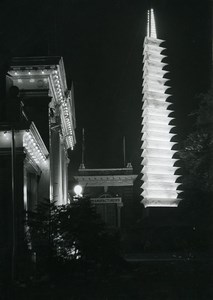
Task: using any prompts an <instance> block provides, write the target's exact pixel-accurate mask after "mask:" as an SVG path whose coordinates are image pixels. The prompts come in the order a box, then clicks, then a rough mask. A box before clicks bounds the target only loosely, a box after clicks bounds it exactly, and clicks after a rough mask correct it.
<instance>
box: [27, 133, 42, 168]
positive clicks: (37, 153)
mask: <svg viewBox="0 0 213 300" xmlns="http://www.w3.org/2000/svg"><path fill="white" fill-rule="evenodd" d="M23 146H24V148H25V151H26V152H27V153H28V155H29V156H30V158H31V159H32V160H33V161H34V162H35V163H37V164H39V163H44V162H46V159H47V158H46V156H45V155H44V154H43V152H42V150H41V149H40V148H39V147H38V145H37V143H36V140H35V138H34V137H33V135H32V134H31V133H29V132H25V133H24V135H23Z"/></svg>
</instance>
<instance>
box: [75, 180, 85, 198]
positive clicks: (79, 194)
mask: <svg viewBox="0 0 213 300" xmlns="http://www.w3.org/2000/svg"><path fill="white" fill-rule="evenodd" d="M82 191H83V188H82V186H81V185H79V184H77V185H76V186H74V193H75V197H74V198H75V199H78V198H81V197H83V195H82Z"/></svg>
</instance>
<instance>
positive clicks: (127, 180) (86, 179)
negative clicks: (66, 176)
mask: <svg viewBox="0 0 213 300" xmlns="http://www.w3.org/2000/svg"><path fill="white" fill-rule="evenodd" d="M136 177H137V175H100V176H98V175H97V176H95V175H94V176H89V175H88V176H75V179H76V180H77V181H78V182H79V184H81V185H83V186H132V185H133V182H134V180H135V179H136Z"/></svg>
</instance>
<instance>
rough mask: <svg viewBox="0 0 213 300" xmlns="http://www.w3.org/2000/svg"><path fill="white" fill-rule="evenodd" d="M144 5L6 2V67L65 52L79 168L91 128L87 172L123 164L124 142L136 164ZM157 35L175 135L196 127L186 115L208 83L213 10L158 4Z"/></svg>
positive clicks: (166, 0) (80, 0)
mask: <svg viewBox="0 0 213 300" xmlns="http://www.w3.org/2000/svg"><path fill="white" fill-rule="evenodd" d="M149 2H150V1H142V0H140V1H139V0H138V1H136V0H123V1H122V0H101V1H100V0H99V1H98V0H60V1H59V0H58V1H57V0H47V1H45V0H42V1H41V0H37V1H29V0H19V1H15V0H14V1H10V2H8V1H6V0H2V1H1V4H0V12H1V13H0V25H1V26H0V28H1V30H0V61H1V67H2V65H3V64H5V63H6V62H7V60H8V59H9V58H10V57H11V56H32V55H61V56H63V57H64V63H65V69H66V73H67V79H68V83H69V84H70V82H71V80H73V82H74V86H75V105H76V119H77V131H76V135H77V141H78V143H77V145H76V148H75V150H74V152H73V153H72V155H71V159H72V162H73V163H71V164H72V165H73V166H74V167H76V166H78V165H79V163H80V152H81V151H80V150H81V130H82V127H84V128H85V140H86V141H85V144H86V153H85V162H86V166H87V167H121V166H122V162H123V160H122V138H123V135H125V136H126V142H127V157H128V158H129V159H131V160H132V162H133V164H136V165H137V163H138V157H139V153H140V122H141V120H140V115H141V112H140V107H141V98H142V95H141V83H142V51H143V39H144V36H145V33H146V11H147V8H148V7H149ZM152 6H153V8H154V9H155V16H156V23H157V32H158V37H159V38H161V39H165V40H166V44H165V46H166V47H167V51H166V53H167V54H168V59H167V60H166V61H167V62H168V63H169V67H168V70H169V71H170V72H171V73H170V75H169V76H170V78H171V82H170V84H171V87H172V88H171V92H172V94H173V98H172V101H173V102H174V108H175V116H176V121H175V124H177V133H178V136H179V140H180V141H181V140H182V139H183V138H184V137H185V135H186V134H187V133H188V132H189V131H190V130H191V129H192V121H191V120H190V118H189V117H188V114H189V113H190V112H191V111H192V110H193V109H195V108H196V107H197V106H198V103H197V101H196V100H195V95H196V94H199V93H200V92H206V91H207V90H208V89H209V86H210V79H209V78H210V67H211V30H210V29H211V14H210V13H211V10H210V3H208V2H205V1H191V0H188V1H181V0H179V1H178V0H174V1H172V0H162V1H160V0H158V1H152Z"/></svg>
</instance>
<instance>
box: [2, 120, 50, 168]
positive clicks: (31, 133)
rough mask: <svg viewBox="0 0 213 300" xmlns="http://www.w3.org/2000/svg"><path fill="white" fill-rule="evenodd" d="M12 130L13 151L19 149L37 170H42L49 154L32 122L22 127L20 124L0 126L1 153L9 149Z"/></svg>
mask: <svg viewBox="0 0 213 300" xmlns="http://www.w3.org/2000/svg"><path fill="white" fill-rule="evenodd" d="M12 130H14V138H15V139H14V146H15V151H16V152H17V150H18V149H21V151H22V152H23V153H25V154H26V159H27V160H28V161H31V162H32V164H34V165H36V166H37V167H38V168H39V169H42V168H43V167H44V166H45V164H46V161H47V159H48V156H49V152H48V150H47V148H46V146H45V144H44V142H43V140H42V138H41V136H40V134H39V132H38V130H37V128H36V126H35V124H34V123H33V122H32V123H31V124H30V123H26V124H24V125H23V126H20V124H17V125H16V124H14V123H11V124H10V123H8V124H7V125H6V124H4V125H2V126H1V124H0V148H1V151H4V150H7V149H11V145H12ZM10 151H11V150H10Z"/></svg>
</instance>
